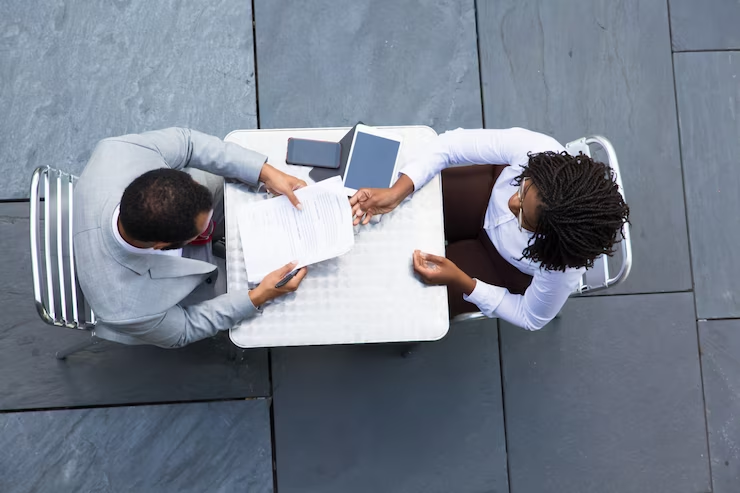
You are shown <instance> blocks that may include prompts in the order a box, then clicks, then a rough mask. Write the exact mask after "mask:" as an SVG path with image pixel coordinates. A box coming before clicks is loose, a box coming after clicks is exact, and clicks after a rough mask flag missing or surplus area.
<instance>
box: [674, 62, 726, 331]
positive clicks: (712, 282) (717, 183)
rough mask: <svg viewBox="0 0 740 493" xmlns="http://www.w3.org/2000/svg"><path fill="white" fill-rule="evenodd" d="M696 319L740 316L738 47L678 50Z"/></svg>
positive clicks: (680, 118)
mask: <svg viewBox="0 0 740 493" xmlns="http://www.w3.org/2000/svg"><path fill="white" fill-rule="evenodd" d="M674 59H675V70H676V91H677V96H678V110H679V120H680V126H681V148H682V151H683V170H684V182H685V184H686V205H687V213H688V219H689V234H690V238H691V260H692V266H693V270H694V284H695V287H694V289H695V293H696V310H697V314H698V316H699V318H731V317H740V293H739V292H738V290H737V285H738V283H737V275H738V272H740V258H738V256H737V253H736V248H735V245H737V243H738V242H739V241H740V231H738V229H737V228H736V227H733V226H732V225H731V224H728V223H727V220H726V217H728V216H727V215H728V214H729V216H730V217H734V216H735V215H736V214H737V211H738V210H740V196H738V193H737V190H738V188H740V173H738V167H737V163H738V159H737V156H738V154H740V141H739V140H738V135H740V121H738V117H737V116H738V114H740V53H731V52H723V53H677V54H675V55H674Z"/></svg>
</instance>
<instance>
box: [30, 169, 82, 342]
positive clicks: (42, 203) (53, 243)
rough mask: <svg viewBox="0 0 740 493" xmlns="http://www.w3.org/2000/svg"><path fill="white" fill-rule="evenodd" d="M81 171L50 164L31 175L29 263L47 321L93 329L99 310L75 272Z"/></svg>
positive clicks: (36, 294) (38, 299) (34, 291)
mask: <svg viewBox="0 0 740 493" xmlns="http://www.w3.org/2000/svg"><path fill="white" fill-rule="evenodd" d="M76 181H77V177H76V176H74V175H70V174H69V173H65V172H63V171H59V170H57V169H54V168H50V167H40V168H36V170H34V172H33V177H32V178H31V211H30V216H31V217H30V224H31V231H30V237H31V269H32V271H33V295H34V298H35V301H36V310H37V311H38V313H39V315H40V316H41V318H42V319H43V320H44V322H46V323H48V324H50V325H56V326H60V327H68V328H73V329H90V328H92V327H94V325H95V314H94V313H93V312H92V310H91V309H90V306H89V305H88V304H87V302H86V300H85V297H84V296H83V294H82V290H81V289H80V286H79V283H78V282H77V276H76V274H75V262H74V245H73V241H72V240H73V237H72V217H73V210H74V209H73V208H74V203H73V193H72V191H73V187H74V184H75V182H76Z"/></svg>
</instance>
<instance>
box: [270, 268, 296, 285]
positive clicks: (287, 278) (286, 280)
mask: <svg viewBox="0 0 740 493" xmlns="http://www.w3.org/2000/svg"><path fill="white" fill-rule="evenodd" d="M299 270H301V269H295V270H293V271H291V272H290V273H289V274H288V275H287V276H285V277H283V278H282V279H280V282H278V283H277V284H275V289H278V288H282V287H283V286H285V285H286V284H288V283H289V282H290V280H291V279H293V278H294V277H295V275H296V274H298V271H299Z"/></svg>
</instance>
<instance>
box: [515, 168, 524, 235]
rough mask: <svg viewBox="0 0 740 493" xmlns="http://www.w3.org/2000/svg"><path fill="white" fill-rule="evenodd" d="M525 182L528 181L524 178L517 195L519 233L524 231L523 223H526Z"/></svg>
mask: <svg viewBox="0 0 740 493" xmlns="http://www.w3.org/2000/svg"><path fill="white" fill-rule="evenodd" d="M524 180H526V178H522V182H521V183H520V184H519V190H518V191H517V193H516V194H517V196H518V197H519V231H522V230H523V229H524V226H522V223H523V222H524V214H523V213H522V211H523V210H524V207H523V206H524Z"/></svg>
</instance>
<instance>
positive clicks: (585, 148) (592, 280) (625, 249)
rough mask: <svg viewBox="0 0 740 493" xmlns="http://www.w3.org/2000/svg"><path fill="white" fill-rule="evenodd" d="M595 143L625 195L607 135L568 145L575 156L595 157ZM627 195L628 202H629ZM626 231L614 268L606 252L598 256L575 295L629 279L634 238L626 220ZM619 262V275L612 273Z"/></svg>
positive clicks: (616, 161)
mask: <svg viewBox="0 0 740 493" xmlns="http://www.w3.org/2000/svg"><path fill="white" fill-rule="evenodd" d="M591 146H598V147H600V148H601V150H603V152H604V153H605V154H606V158H607V162H606V163H605V164H607V165H609V167H610V168H611V169H612V171H613V172H614V176H615V178H616V182H617V185H618V186H619V193H620V194H622V198H624V186H623V185H622V175H621V173H620V170H619V161H618V160H617V153H616V151H615V150H614V146H612V144H611V142H609V140H608V139H606V138H605V137H602V136H600V135H592V136H590V137H582V138H580V139H578V140H574V141H573V142H569V143H567V144H566V145H565V149H566V150H567V151H568V153H569V154H571V155H577V154H578V153H579V152H582V153H583V154H585V155H586V156H589V157H591V154H592V153H591ZM626 200H627V199H626V198H625V202H626ZM622 232H623V234H624V239H623V240H622V241H620V242H619V249H618V254H617V255H616V256H615V257H614V258H615V260H614V261H613V262H612V266H611V267H610V265H609V264H610V262H609V257H608V256H606V255H602V256H600V257H599V258H597V259H596V261H595V262H594V266H593V267H592V268H590V269H588V270H587V271H586V273H585V274H584V275H583V278H582V279H581V284H580V286H579V287H578V289H577V290H576V291H575V293H574V294H583V293H585V292H589V293H592V292H594V291H599V290H602V289H607V288H610V287H612V286H615V285H617V284H619V283H621V282H623V281H624V280H625V279H627V276H628V275H629V273H630V270H631V269H632V240H631V238H630V225H629V223H624V225H623V226H622ZM615 262H618V268H617V269H616V275H612V271H613V270H614V268H613V267H615V265H614V263H615Z"/></svg>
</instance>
